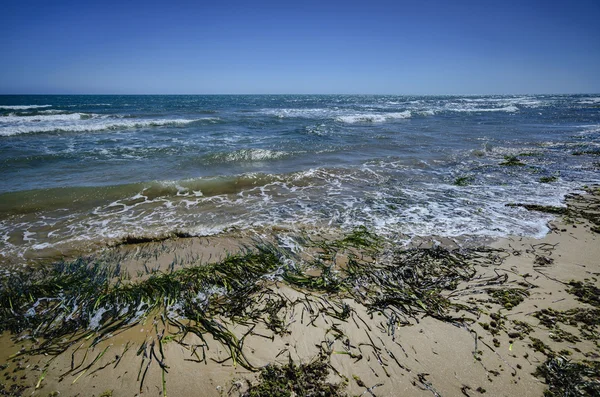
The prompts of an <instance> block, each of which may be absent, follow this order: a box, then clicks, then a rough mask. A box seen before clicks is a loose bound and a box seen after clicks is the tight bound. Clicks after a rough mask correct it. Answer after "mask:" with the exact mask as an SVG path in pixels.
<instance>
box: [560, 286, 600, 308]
mask: <svg viewBox="0 0 600 397" xmlns="http://www.w3.org/2000/svg"><path fill="white" fill-rule="evenodd" d="M567 292H568V293H570V294H573V295H575V296H576V297H577V300H579V301H580V302H584V303H587V304H590V305H592V306H596V307H600V288H598V287H596V286H595V285H594V284H592V283H590V282H586V283H584V282H581V281H573V280H571V281H569V288H568V289H567Z"/></svg>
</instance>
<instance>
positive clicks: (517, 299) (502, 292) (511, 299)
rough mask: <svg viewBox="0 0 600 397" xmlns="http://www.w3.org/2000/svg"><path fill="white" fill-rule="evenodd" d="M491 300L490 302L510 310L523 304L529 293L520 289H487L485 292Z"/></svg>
mask: <svg viewBox="0 0 600 397" xmlns="http://www.w3.org/2000/svg"><path fill="white" fill-rule="evenodd" d="M487 292H488V293H489V294H490V297H491V298H492V299H491V301H492V302H494V303H497V304H499V305H501V306H503V307H504V308H505V309H507V310H510V309H512V308H513V307H515V306H517V305H518V304H519V303H521V302H523V300H525V298H526V297H528V296H529V291H527V290H525V289H522V288H507V289H495V290H491V289H488V291H487Z"/></svg>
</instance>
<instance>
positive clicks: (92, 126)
mask: <svg viewBox="0 0 600 397" xmlns="http://www.w3.org/2000/svg"><path fill="white" fill-rule="evenodd" d="M202 120H205V121H210V122H213V121H215V120H218V119H215V118H210V117H209V118H199V119H134V118H127V119H124V118H122V117H119V116H117V117H116V118H115V117H114V116H108V115H98V114H90V113H69V114H52V115H36V116H5V117H0V136H12V135H19V134H28V133H44V132H92V131H103V130H118V129H126V128H144V127H159V126H168V125H185V124H189V123H193V122H197V121H202Z"/></svg>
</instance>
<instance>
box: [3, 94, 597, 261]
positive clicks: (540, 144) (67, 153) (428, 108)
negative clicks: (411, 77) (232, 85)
mask: <svg viewBox="0 0 600 397" xmlns="http://www.w3.org/2000/svg"><path fill="white" fill-rule="evenodd" d="M511 159H512V161H510V160H511ZM509 164H513V165H509ZM599 170H600V95H519V96H363V95H256V96H254V95H223V96H220V95H210V96H204V95H198V96H195V95H182V96H166V95H156V96H153V95H150V96H147V95H144V96H135V95H133V96H128V95H126V96H110V95H108V96H107V95H101V96H99V95H98V96H97V95H89V96H43V95H35V96H27V95H17V96H0V262H2V261H7V262H8V261H15V260H17V261H26V260H30V259H31V258H35V257H36V255H38V254H40V255H42V256H43V255H48V253H49V252H54V253H60V252H65V251H67V250H81V252H85V251H86V250H88V249H90V247H99V246H102V245H106V244H111V243H114V242H116V241H119V240H120V239H122V238H124V237H125V236H132V235H134V236H146V237H151V236H159V235H164V234H166V233H170V232H173V231H178V232H183V233H187V234H191V235H211V234H217V233H220V232H222V231H224V230H229V229H231V228H239V229H250V230H256V231H257V233H258V231H260V230H262V229H264V228H268V227H271V226H277V227H286V228H291V229H294V228H309V229H312V230H314V231H315V233H316V232H317V231H318V230H320V229H319V228H333V229H335V230H342V231H343V230H352V229H353V228H355V227H357V226H360V225H364V226H366V227H367V228H369V229H370V230H373V231H376V232H377V233H379V234H381V235H383V236H387V237H388V238H390V239H392V240H393V239H396V240H399V241H400V240H402V241H406V240H407V239H408V240H410V239H411V238H413V237H415V236H431V235H435V236H445V237H455V236H462V235H467V236H475V237H501V236H507V235H525V236H538V237H541V236H543V235H545V234H546V233H547V232H548V229H547V226H546V224H547V221H548V220H549V219H550V218H549V217H548V215H547V214H542V213H536V212H531V211H527V210H525V209H523V208H514V207H509V206H506V204H509V203H535V204H543V205H555V206H556V205H563V204H562V200H563V198H564V196H565V194H567V193H569V192H573V191H577V189H580V188H581V187H582V186H584V185H589V184H594V183H599V182H600V173H599Z"/></svg>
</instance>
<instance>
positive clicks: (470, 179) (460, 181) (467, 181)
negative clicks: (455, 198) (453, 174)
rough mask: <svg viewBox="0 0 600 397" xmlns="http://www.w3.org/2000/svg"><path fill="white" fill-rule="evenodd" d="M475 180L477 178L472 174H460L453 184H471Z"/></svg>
mask: <svg viewBox="0 0 600 397" xmlns="http://www.w3.org/2000/svg"><path fill="white" fill-rule="evenodd" d="M474 180H475V178H473V177H472V176H460V177H457V178H456V179H455V180H454V182H453V184H454V185H456V186H469V185H470V184H471V183H473V181H474Z"/></svg>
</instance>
